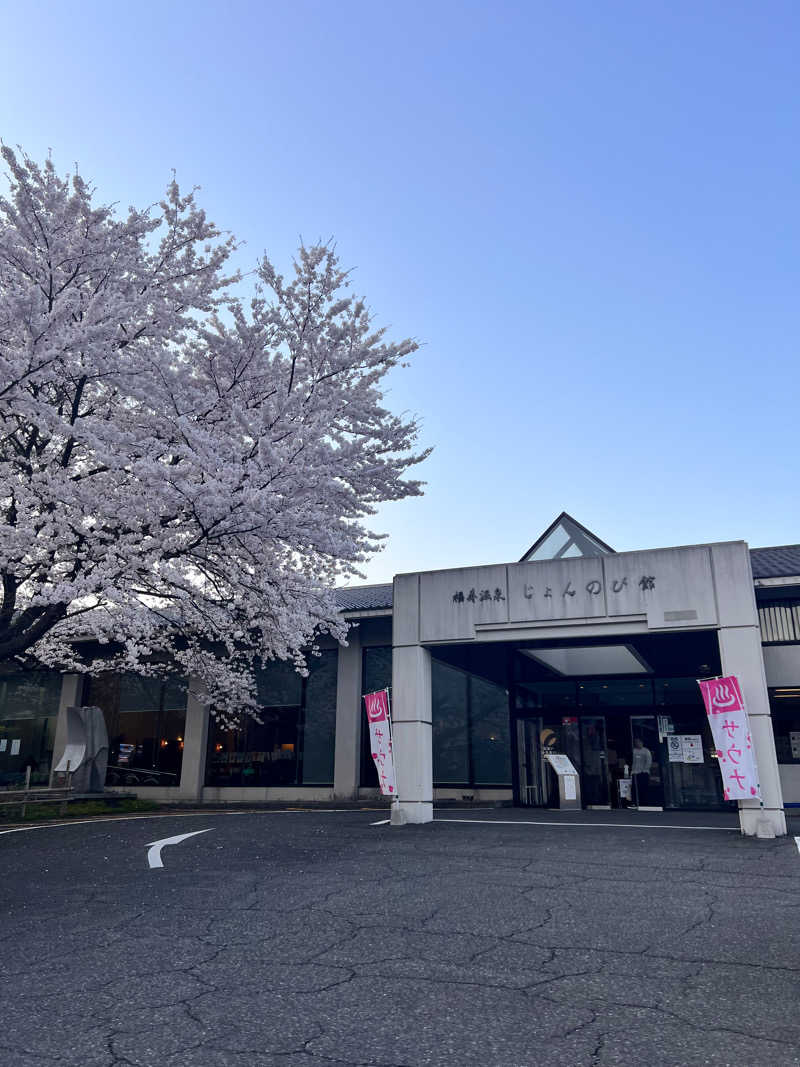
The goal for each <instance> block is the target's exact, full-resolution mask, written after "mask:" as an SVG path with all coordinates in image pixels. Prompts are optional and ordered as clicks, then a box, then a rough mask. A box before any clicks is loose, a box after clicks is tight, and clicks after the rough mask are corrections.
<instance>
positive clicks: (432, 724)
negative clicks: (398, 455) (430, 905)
mask: <svg viewBox="0 0 800 1067" xmlns="http://www.w3.org/2000/svg"><path fill="white" fill-rule="evenodd" d="M338 597H339V603H340V606H341V610H342V613H343V615H344V617H345V619H346V620H347V621H348V622H349V623H350V631H349V636H348V644H347V646H343V647H338V646H336V645H334V644H333V643H332V642H329V643H328V645H327V646H325V645H323V647H322V649H321V655H319V656H316V657H311V658H310V661H309V674H308V676H307V677H306V678H301V677H300V676H299V675H298V674H297V673H296V672H295V671H294V670H293V669H292V668H291V666H290V665H288V664H282V663H278V664H274V665H272V666H270V668H269V669H267V670H264V671H263V672H260V674H259V676H258V679H257V680H258V690H259V697H260V704H261V715H260V718H261V720H262V721H261V722H260V723H256V722H254V721H253V720H251V719H245V718H243V720H242V722H241V724H240V727H239V729H237V730H234V731H222V730H221V729H219V728H218V727H217V726H216V725H215V723H214V721H213V718H211V717H210V716H209V714H208V711H207V709H206V708H204V707H202V706H201V705H199V704H197V702H196V701H194V700H193V699H192V698H191V696H189V697H188V698H187V695H186V687H185V686H181V685H180V684H177V683H165V682H161V681H157V680H152V679H141V678H136V677H134V676H108V675H106V676H97V677H94V678H84V677H80V676H77V675H66V676H63V677H60V676H58V675H55V674H48V673H32V672H30V673H27V674H16V675H6V676H4V677H3V678H2V679H0V784H2V783H3V782H4V781H6V782H11V781H15V780H18V778H19V776H20V773H21V772H22V771H24V767H25V766H31V768H32V773H33V776H34V778H35V777H36V776H38V777H39V779H40V780H44V779H46V777H47V776H48V775H49V770H50V766H51V763H52V757H53V753H54V752H55V753H56V754H58V752H59V749H60V747H63V739H62V736H61V730H62V729H63V721H64V716H65V712H66V708H67V707H69V706H70V705H73V704H77V703H84V704H96V705H99V706H100V707H102V708H103V711H104V714H105V717H106V723H107V726H108V731H109V739H110V761H109V770H108V776H107V785H108V787H110V788H121V789H125V790H128V791H130V790H134V791H136V792H137V793H138V794H139V795H141V796H143V797H150V798H152V799H154V800H158V801H173V802H192V803H202V802H226V803H237V802H247V801H250V802H254V801H302V800H306V801H321V802H334V801H337V800H354V799H362V800H363V799H369V798H371V797H373V796H376V795H377V778H376V774H375V770H374V766H373V764H372V761H371V759H370V753H369V751H368V747H367V745H366V730H365V729H364V728H362V727H363V720H364V713H363V703H362V696H363V694H364V693H366V692H373V691H375V690H377V689H383V688H390V690H391V696H392V712H393V722H394V748H395V755H396V763H397V774H398V796H399V805H400V810H401V811H402V814H403V816H404V817H405V818H406V819H407V820H409V821H413V822H422V821H426V820H427V819H429V818H431V817H432V807H433V803H434V801H435V800H437V799H438V800H448V799H450V800H453V799H456V800H459V801H465V800H466V801H470V800H473V801H475V802H478V803H485V802H507V803H515V804H519V805H532V806H543V807H547V806H553V805H556V804H557V803H558V790H557V782H556V779H555V777H554V775H553V773H552V772H551V770H550V761H549V760H548V756H550V755H552V754H554V753H561V754H564V755H566V756H568V757H569V759H570V760H571V761H572V764H573V765H574V767H575V768H576V770H577V771H578V774H579V798H580V802H581V803H582V805H583V806H584V807H596V808H604V807H619V806H628V805H631V804H635V805H636V806H638V807H642V808H648V809H654V810H676V809H677V810H681V809H684V810H686V809H688V810H698V809H710V810H714V809H724V808H727V807H732V806H733V805H732V803H731V802H726V801H723V800H722V789H721V780H720V769H719V766H718V764H717V759H716V749H715V747H714V746H713V744H712V741H711V736H710V732H709V730H708V726H707V723H706V716H705V712H704V708H703V704H702V701H701V698H700V691H699V688H698V686H697V679H698V678H703V677H711V676H714V675H719V674H736V675H737V676H738V677H739V680H740V682H741V684H742V687H743V690H744V695H745V699H746V702H747V707H748V712H749V715H750V721H751V728H752V735H753V744H754V748H755V751H756V756H757V761H758V766H759V772H760V777H761V785H762V799H763V804H760V803H758V802H757V801H745V802H742V803H741V805H740V808H741V810H740V819H741V824H742V828H743V830H744V831H745V832H746V833H755V832H756V831H757V830H758V829H759V825H760V827H761V829H762V830H763V828H764V826H765V823H766V824H768V825H769V827H770V829H771V831H772V832H775V833H785V818H784V805H800V546H784V547H780V548H767V549H755V550H752V551H751V550H749V549H748V547H747V545H746V544H745V543H744V542H742V541H732V542H725V543H718V544H707V545H694V546H688V547H681V548H670V549H658V550H652V551H642V552H626V553H617V552H614V551H613V550H612V549H611V548H610V547H609V546H608V545H606V544H605V543H604V542H602V541H600V539H599V538H597V537H595V535H593V534H592V533H591V532H590V531H589V530H587V529H586V528H585V527H583V526H581V525H580V524H579V523H577V522H576V521H575V520H574V519H572V518H571V517H570V516H568V515H566V514H562V515H561V516H559V518H558V519H557V520H556V521H555V522H554V523H553V524H552V525H551V526H550V527H549V528H548V530H546V531H545V533H544V534H543V535H542V536H541V537H540V538H539V539H538V540H537V541H536V542H535V543H534V545H533V546H531V548H530V549H529V550H528V551H527V552H526V553H525V555H524V556H523V557H522V559H521V560H519V561H518V562H515V563H503V564H497V565H493V566H481V567H463V568H456V569H450V570H442V571H420V572H417V573H414V574H404V575H398V576H397V577H396V578H395V580H394V582H393V584H392V585H381V586H367V587H361V588H351V589H342V590H339V591H338ZM643 751H644V752H646V756H645V755H643V754H642V753H643ZM637 752H638V753H639V754H638V755H635V753H637ZM645 767H646V769H645V770H643V768H645ZM637 769H638V770H637ZM631 782H632V783H633V786H634V788H633V790H632V789H631Z"/></svg>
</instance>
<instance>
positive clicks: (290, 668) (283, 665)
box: [256, 660, 303, 708]
mask: <svg viewBox="0 0 800 1067" xmlns="http://www.w3.org/2000/svg"><path fill="white" fill-rule="evenodd" d="M256 685H257V686H258V702H259V704H261V706H262V707H265V708H275V707H291V706H296V705H299V704H300V703H301V702H302V694H303V676H302V675H301V674H298V673H297V668H296V667H295V665H294V664H293V663H291V662H289V661H288V660H271V661H270V662H268V663H266V664H265V665H264V667H263V668H262V669H261V670H259V671H256Z"/></svg>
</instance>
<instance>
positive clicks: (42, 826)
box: [0, 808, 384, 837]
mask: <svg viewBox="0 0 800 1067" xmlns="http://www.w3.org/2000/svg"><path fill="white" fill-rule="evenodd" d="M382 810H384V809H382V808H313V809H312V808H292V809H291V810H284V809H281V810H279V811H264V810H263V809H261V808H251V809H247V810H245V811H217V810H214V809H213V808H211V809H209V808H206V810H205V811H202V810H201V811H168V812H165V813H163V814H158V815H98V816H97V817H96V818H94V819H69V820H68V821H67V822H43V823H39V824H38V825H36V826H15V827H14V828H13V829H11V830H0V837H1V836H2V835H3V834H26V833H28V832H29V831H30V830H55V829H58V828H59V827H62V826H88V825H90V824H91V823H108V822H139V821H140V820H142V819H203V818H205V819H207V818H208V817H209V816H210V815H298V814H305V815H311V814H314V815H359V814H362V813H363V812H364V811H368V812H369V811H382Z"/></svg>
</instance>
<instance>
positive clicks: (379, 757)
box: [364, 689, 397, 797]
mask: <svg viewBox="0 0 800 1067" xmlns="http://www.w3.org/2000/svg"><path fill="white" fill-rule="evenodd" d="M364 704H365V705H366V709H367V723H368V724H369V745H370V749H369V750H370V752H371V753H372V758H373V759H374V760H375V767H376V769H377V771H378V782H379V784H380V787H381V793H382V794H383V796H385V797H394V796H397V783H396V781H395V776H394V756H393V755H392V724H391V719H390V716H389V690H388V689H381V690H379V691H378V692H377V693H367V694H366V696H365V697H364Z"/></svg>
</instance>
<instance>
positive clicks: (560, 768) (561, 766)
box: [544, 752, 578, 774]
mask: <svg viewBox="0 0 800 1067" xmlns="http://www.w3.org/2000/svg"><path fill="white" fill-rule="evenodd" d="M544 758H545V759H546V760H547V761H548V763H549V764H550V766H551V767H552V768H553V770H554V771H555V772H556V774H577V773H578V772H577V771H576V770H575V767H574V765H573V763H572V760H571V759H570V758H569V756H563V755H561V753H559V752H548V753H546V755H545V757H544Z"/></svg>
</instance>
